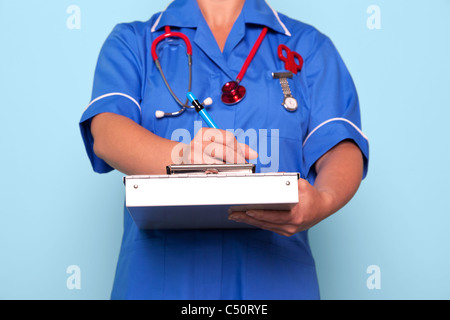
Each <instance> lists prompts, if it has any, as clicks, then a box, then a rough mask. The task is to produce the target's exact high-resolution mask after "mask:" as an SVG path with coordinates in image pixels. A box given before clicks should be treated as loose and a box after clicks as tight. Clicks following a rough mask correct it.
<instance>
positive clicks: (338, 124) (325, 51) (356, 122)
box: [303, 37, 369, 179]
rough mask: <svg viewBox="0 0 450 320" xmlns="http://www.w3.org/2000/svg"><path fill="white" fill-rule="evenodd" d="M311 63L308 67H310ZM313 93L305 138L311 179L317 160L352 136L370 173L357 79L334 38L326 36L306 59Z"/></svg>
mask: <svg viewBox="0 0 450 320" xmlns="http://www.w3.org/2000/svg"><path fill="white" fill-rule="evenodd" d="M306 66H307V67H306ZM305 67H306V68H305V71H306V73H307V75H306V76H307V83H308V90H309V92H310V96H309V99H310V117H309V123H308V129H307V135H306V138H305V139H304V141H303V165H304V172H305V173H306V177H307V179H308V178H309V179H314V178H315V175H316V173H315V171H314V170H313V169H312V167H313V165H314V163H315V162H316V161H317V160H318V159H319V158H320V157H321V156H322V155H324V154H325V153H326V152H327V151H329V150H330V149H331V148H333V147H334V146H336V145H337V144H338V143H339V142H341V141H344V140H347V139H350V140H353V141H354V142H355V143H356V144H357V145H358V147H359V148H360V150H361V152H362V154H363V156H364V176H363V177H365V176H366V175H367V170H368V159H369V143H368V139H367V137H366V136H365V135H364V133H363V132H362V130H361V116H360V107H359V101H358V95H357V92H356V88H355V85H354V83H353V80H352V78H351V76H350V74H349V72H348V70H347V68H346V66H345V65H344V62H343V61H342V59H341V57H340V55H339V53H338V52H337V50H336V48H335V47H334V45H333V43H332V42H331V40H329V39H328V38H327V37H323V38H322V39H321V41H320V42H318V43H317V45H316V48H315V49H314V50H313V54H311V56H310V57H309V58H308V60H307V61H306V62H305Z"/></svg>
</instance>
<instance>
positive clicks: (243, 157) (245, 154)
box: [172, 128, 258, 164]
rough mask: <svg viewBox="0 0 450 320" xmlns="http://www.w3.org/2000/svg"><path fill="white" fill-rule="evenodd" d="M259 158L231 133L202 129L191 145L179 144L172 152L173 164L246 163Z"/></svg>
mask: <svg viewBox="0 0 450 320" xmlns="http://www.w3.org/2000/svg"><path fill="white" fill-rule="evenodd" d="M257 157H258V153H257V152H256V151H254V150H253V149H251V148H250V147H249V146H248V145H246V144H243V143H239V142H237V140H236V138H235V136H234V135H233V134H232V133H231V132H229V131H224V130H220V129H212V128H202V129H200V130H199V131H198V133H197V134H196V135H195V137H194V139H192V141H191V142H190V143H189V144H185V143H179V144H177V145H176V146H175V147H174V148H173V150H172V163H173V164H221V163H246V162H247V160H252V159H256V158H257Z"/></svg>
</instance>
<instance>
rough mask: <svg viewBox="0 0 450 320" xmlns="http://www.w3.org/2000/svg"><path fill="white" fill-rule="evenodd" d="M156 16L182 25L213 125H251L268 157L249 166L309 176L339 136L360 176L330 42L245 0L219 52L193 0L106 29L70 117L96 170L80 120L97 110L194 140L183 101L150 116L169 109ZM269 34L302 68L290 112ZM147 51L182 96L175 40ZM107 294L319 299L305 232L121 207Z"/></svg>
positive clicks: (350, 93)
mask: <svg viewBox="0 0 450 320" xmlns="http://www.w3.org/2000/svg"><path fill="white" fill-rule="evenodd" d="M164 26H170V27H171V28H172V30H175V31H179V32H183V33H184V34H186V35H187V36H188V37H189V39H190V41H191V42H192V46H193V65H192V67H193V82H192V91H193V92H194V93H195V94H196V96H197V97H198V98H199V99H200V100H202V99H204V98H206V97H212V99H213V101H214V103H213V105H212V106H210V107H209V109H208V110H209V114H210V115H211V117H212V118H213V119H215V121H216V122H217V124H218V125H219V126H220V127H221V128H222V129H237V128H239V129H242V130H241V131H240V132H244V133H245V132H248V130H250V129H251V130H255V132H256V133H257V135H258V145H256V146H253V148H254V149H256V150H257V151H259V152H260V153H261V154H262V153H263V151H261V150H258V147H261V145H262V144H261V142H264V141H266V142H267V143H266V144H265V147H264V148H267V150H264V152H266V154H267V157H262V156H260V157H259V159H258V160H257V161H256V162H255V164H256V168H257V172H265V171H284V172H300V174H301V176H302V177H303V178H305V179H308V180H309V181H310V182H311V183H314V179H315V172H314V168H313V164H314V163H315V162H316V160H317V159H318V158H319V157H320V156H322V155H323V154H324V153H326V152H327V151H328V150H329V149H330V148H332V147H333V146H335V145H336V144H337V143H339V142H340V141H343V140H346V139H351V140H353V141H354V142H355V143H356V144H357V145H358V146H359V148H360V149H361V151H362V153H363V155H364V160H365V168H364V175H365V174H366V172H367V159H368V141H367V138H366V137H365V136H364V134H363V133H362V132H361V129H360V127H361V124H360V111H359V103H358V97H357V93H356V90H355V87H354V84H353V81H352V78H351V76H350V74H349V72H348V71H347V69H346V67H345V65H344V63H343V61H342V60H341V58H340V56H339V54H338V52H337V50H336V49H335V47H334V46H333V44H332V42H331V41H330V40H329V39H328V38H327V37H326V36H324V35H323V34H321V33H320V32H318V31H317V30H316V29H314V28H313V27H311V26H309V25H306V24H304V23H301V22H298V21H295V20H293V19H290V18H288V17H286V16H285V15H282V14H280V13H277V12H275V11H274V10H273V9H272V8H271V7H270V6H269V5H268V4H267V3H266V2H265V1H264V0H247V1H246V2H245V5H244V8H243V10H242V12H241V14H240V16H239V18H238V19H237V21H236V22H235V24H234V27H233V29H232V30H231V33H230V35H229V37H228V39H227V42H226V45H225V48H224V50H223V52H221V51H220V49H219V47H218V45H217V43H216V41H215V39H214V36H213V34H212V32H211V31H210V29H209V27H208V25H207V23H206V22H205V20H204V18H203V16H202V14H201V11H200V9H199V7H198V5H197V2H196V1H195V0H175V1H173V2H172V3H171V4H170V5H169V6H168V7H167V9H166V10H165V11H164V12H161V13H158V14H156V15H154V16H153V17H152V18H151V19H150V20H149V21H147V22H133V23H126V24H119V25H117V26H116V27H115V28H114V30H113V31H112V33H111V34H110V35H109V37H108V38H107V40H106V41H105V43H104V45H103V48H102V50H101V52H100V56H99V58H98V64H97V68H96V71H95V78H94V86H93V93H92V100H91V103H90V104H89V106H88V108H87V109H86V110H85V111H84V113H83V115H82V118H81V121H80V128H81V133H82V137H83V140H84V143H85V146H86V150H87V154H88V156H89V159H90V161H91V163H92V166H93V168H94V170H95V171H96V172H99V173H106V172H109V171H111V170H113V168H111V167H110V166H109V165H108V164H107V163H105V162H104V161H103V160H101V159H99V158H98V157H97V156H96V155H95V154H94V152H93V138H92V135H91V132H90V120H91V119H92V117H94V116H95V115H97V114H99V113H102V112H113V113H117V114H120V115H123V116H126V117H129V118H130V119H132V120H134V121H135V122H136V123H138V124H140V125H142V126H143V127H145V128H146V129H148V130H150V131H151V132H153V133H155V134H157V135H159V136H161V137H164V138H167V139H171V137H172V134H173V132H174V131H175V130H177V129H180V128H183V129H186V130H189V132H190V134H191V137H192V138H193V137H194V135H195V132H194V128H195V126H196V123H197V124H198V121H202V120H201V118H200V117H199V115H198V114H197V113H196V112H195V111H193V110H187V111H186V112H184V113H183V114H182V115H181V116H179V117H166V118H163V119H156V117H155V111H156V110H160V109H162V110H164V111H166V112H174V111H177V110H179V107H178V105H177V104H176V102H175V100H174V99H173V98H172V97H171V95H170V93H169V91H168V90H167V88H166V86H165V85H164V82H163V80H162V78H161V75H160V73H159V72H158V70H157V68H156V66H155V64H154V62H153V60H152V57H151V52H150V49H151V44H152V42H153V40H154V39H155V38H156V37H158V36H159V35H161V34H163V33H164ZM264 26H267V27H268V28H269V32H268V34H267V36H266V37H265V39H264V41H263V42H262V45H261V47H260V48H259V51H258V53H257V54H256V56H255V58H254V59H253V61H252V63H251V64H250V67H249V69H248V71H247V73H246V74H245V76H244V78H243V80H242V84H243V85H244V86H245V87H246V88H247V96H246V97H245V99H244V100H243V101H242V102H240V103H239V104H237V105H234V106H227V105H225V104H223V103H222V102H221V100H220V96H221V87H222V85H223V84H224V83H226V82H228V81H230V80H234V79H235V78H236V76H237V74H238V73H239V71H240V69H241V67H242V65H243V64H244V61H245V59H246V58H247V56H248V54H249V52H250V50H251V48H252V47H253V45H254V43H255V42H256V39H257V37H258V36H259V34H260V32H261V30H262V28H263V27H264ZM280 44H285V45H286V46H288V47H289V48H290V49H291V50H293V51H296V52H298V53H300V54H301V55H302V57H303V59H304V66H303V69H302V71H301V72H299V73H298V74H296V75H294V77H293V78H292V79H288V82H289V86H290V89H291V92H292V94H293V96H294V97H295V98H296V99H297V101H298V103H299V108H298V109H297V110H296V111H295V112H289V111H287V110H286V109H285V108H284V107H283V106H282V105H281V103H282V101H283V98H284V95H283V91H282V90H281V86H280V81H279V80H278V79H273V78H272V73H273V72H280V71H286V70H285V65H284V62H282V61H281V60H280V59H279V58H278V55H277V48H278V46H279V45H280ZM157 50H158V56H159V59H160V62H161V65H162V68H163V70H164V72H165V75H166V77H167V78H168V81H169V83H170V85H171V86H172V88H173V90H174V92H175V93H176V94H177V96H178V97H180V98H182V99H181V100H183V101H184V97H185V94H186V91H187V86H188V65H187V57H186V47H185V45H184V43H183V42H182V41H179V40H177V39H170V40H165V41H163V42H162V43H160V44H159V46H158V49H157ZM236 132H238V131H236ZM238 138H239V139H240V138H241V137H238ZM274 143H275V144H274ZM275 148H277V149H276V150H275ZM272 149H273V150H272ZM271 152H272V153H271ZM277 152H278V153H279V154H277ZM269 155H272V156H273V157H272V160H271V161H270V163H268V161H267V159H270V157H269ZM275 155H276V157H275ZM174 196H176V193H175V192H174ZM111 297H112V299H318V298H319V288H318V283H317V277H316V271H315V266H314V260H313V257H312V254H311V250H310V246H309V243H308V232H307V231H304V232H299V233H297V234H295V235H294V236H292V237H283V236H280V235H277V234H275V233H272V232H269V231H265V230H139V229H138V228H137V227H136V226H135V224H134V223H133V221H132V219H131V218H130V215H129V214H128V212H127V211H126V210H124V234H123V240H122V245H121V250H120V255H119V260H118V264H117V270H116V277H115V281H114V286H113V292H112V296H111Z"/></svg>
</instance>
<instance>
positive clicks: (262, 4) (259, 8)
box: [151, 0, 291, 36]
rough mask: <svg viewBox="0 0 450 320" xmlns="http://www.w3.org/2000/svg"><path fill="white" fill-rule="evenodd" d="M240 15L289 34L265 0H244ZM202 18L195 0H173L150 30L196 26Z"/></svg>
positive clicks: (255, 22) (247, 21) (249, 20)
mask: <svg viewBox="0 0 450 320" xmlns="http://www.w3.org/2000/svg"><path fill="white" fill-rule="evenodd" d="M241 15H242V16H243V18H244V22H245V23H249V24H257V25H262V26H266V27H268V28H270V29H272V30H273V31H276V32H278V33H281V34H284V35H286V36H291V33H290V32H289V30H288V29H287V28H286V26H285V24H284V23H283V22H282V21H281V19H280V17H279V15H278V13H277V12H276V11H275V10H274V9H272V8H271V7H270V5H269V4H268V3H267V2H266V1H265V0H246V1H245V4H244V7H243V8H242V12H241ZM201 20H203V16H202V13H201V11H200V8H199V7H198V4H197V1H196V0H174V1H172V2H171V3H170V4H169V6H168V7H167V8H166V10H164V11H163V12H161V14H160V15H159V17H158V18H157V20H156V22H155V23H154V25H153V26H152V29H151V31H152V32H155V31H157V30H160V29H161V28H163V27H165V26H171V27H185V28H197V26H198V24H199V22H200V21H201Z"/></svg>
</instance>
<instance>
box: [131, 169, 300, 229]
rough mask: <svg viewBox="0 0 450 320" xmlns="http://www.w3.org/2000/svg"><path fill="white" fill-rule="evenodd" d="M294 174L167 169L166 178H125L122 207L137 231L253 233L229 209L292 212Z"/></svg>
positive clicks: (295, 191) (250, 227) (239, 170)
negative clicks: (207, 230) (229, 218)
mask: <svg viewBox="0 0 450 320" xmlns="http://www.w3.org/2000/svg"><path fill="white" fill-rule="evenodd" d="M299 177H300V176H299V174H298V173H255V166H254V165H253V164H244V165H234V164H220V165H171V166H168V167H167V174H166V175H135V176H126V177H124V184H125V203H126V207H127V209H128V211H129V213H130V215H131V217H132V219H133V220H134V222H135V223H136V225H137V226H138V227H139V229H254V227H253V226H250V225H247V224H244V223H238V222H235V221H231V220H228V210H229V209H230V208H231V209H233V210H235V211H245V210H248V209H268V210H270V209H272V210H290V209H291V208H292V207H293V206H295V205H296V204H297V203H298V187H297V186H298V179H299Z"/></svg>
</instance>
